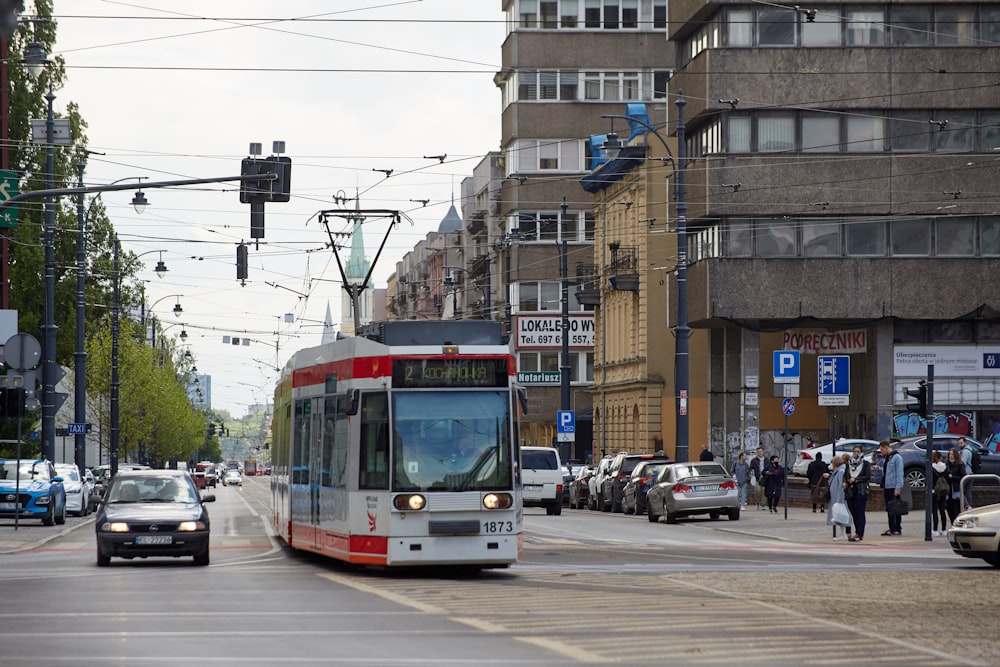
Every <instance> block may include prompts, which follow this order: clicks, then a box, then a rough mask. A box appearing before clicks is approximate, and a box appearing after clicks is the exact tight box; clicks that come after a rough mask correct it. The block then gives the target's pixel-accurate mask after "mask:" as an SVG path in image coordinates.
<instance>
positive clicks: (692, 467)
mask: <svg viewBox="0 0 1000 667" xmlns="http://www.w3.org/2000/svg"><path fill="white" fill-rule="evenodd" d="M674 474H675V475H676V478H677V479H687V478H689V477H713V476H715V475H728V474H729V473H727V472H726V469H725V468H723V467H722V466H721V465H719V464H718V463H691V464H689V465H683V466H677V467H676V468H675V469H674Z"/></svg>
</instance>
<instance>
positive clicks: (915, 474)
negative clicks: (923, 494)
mask: <svg viewBox="0 0 1000 667" xmlns="http://www.w3.org/2000/svg"><path fill="white" fill-rule="evenodd" d="M903 477H904V479H905V480H906V482H907V483H908V484H909V485H910V488H921V489H922V488H924V471H923V469H922V468H916V467H914V468H907V469H906V472H905V473H904V475H903Z"/></svg>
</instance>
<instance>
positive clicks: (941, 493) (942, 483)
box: [934, 473, 951, 498]
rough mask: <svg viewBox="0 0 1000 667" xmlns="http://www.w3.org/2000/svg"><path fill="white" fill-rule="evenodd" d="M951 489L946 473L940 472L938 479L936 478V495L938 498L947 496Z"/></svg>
mask: <svg viewBox="0 0 1000 667" xmlns="http://www.w3.org/2000/svg"><path fill="white" fill-rule="evenodd" d="M949 491H951V488H950V485H949V484H948V480H947V479H945V478H944V474H943V473H942V474H939V475H938V476H937V479H936V480H934V495H935V496H937V497H938V498H947V497H948V492H949Z"/></svg>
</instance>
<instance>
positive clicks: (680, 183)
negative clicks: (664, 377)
mask: <svg viewBox="0 0 1000 667" xmlns="http://www.w3.org/2000/svg"><path fill="white" fill-rule="evenodd" d="M675 104H676V105H677V343H676V348H675V350H676V352H675V355H674V385H675V387H676V390H677V397H676V406H677V420H676V432H675V433H676V440H677V442H676V444H675V446H676V455H677V460H678V461H687V460H688V458H689V449H688V380H689V367H688V361H689V359H688V339H689V337H690V332H691V330H690V329H689V328H688V321H687V200H686V196H685V192H684V166H685V165H684V159H685V155H684V153H685V150H684V141H685V137H684V130H685V128H684V105H685V104H687V102H686V101H685V100H684V91H678V95H677V101H676V102H675ZM786 460H787V459H786Z"/></svg>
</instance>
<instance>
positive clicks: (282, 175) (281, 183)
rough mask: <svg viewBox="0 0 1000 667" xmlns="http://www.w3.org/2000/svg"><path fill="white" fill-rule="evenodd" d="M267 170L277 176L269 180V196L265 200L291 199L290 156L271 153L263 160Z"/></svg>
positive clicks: (280, 200)
mask: <svg viewBox="0 0 1000 667" xmlns="http://www.w3.org/2000/svg"><path fill="white" fill-rule="evenodd" d="M265 161H266V162H267V167H265V169H267V171H268V172H269V173H272V174H274V175H275V176H277V178H276V179H275V180H273V181H271V182H270V183H269V184H268V185H269V186H270V196H269V197H268V199H267V201H271V202H286V201H288V200H289V199H291V191H292V158H290V157H283V156H280V155H272V156H270V157H269V158H267V159H266V160H265Z"/></svg>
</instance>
